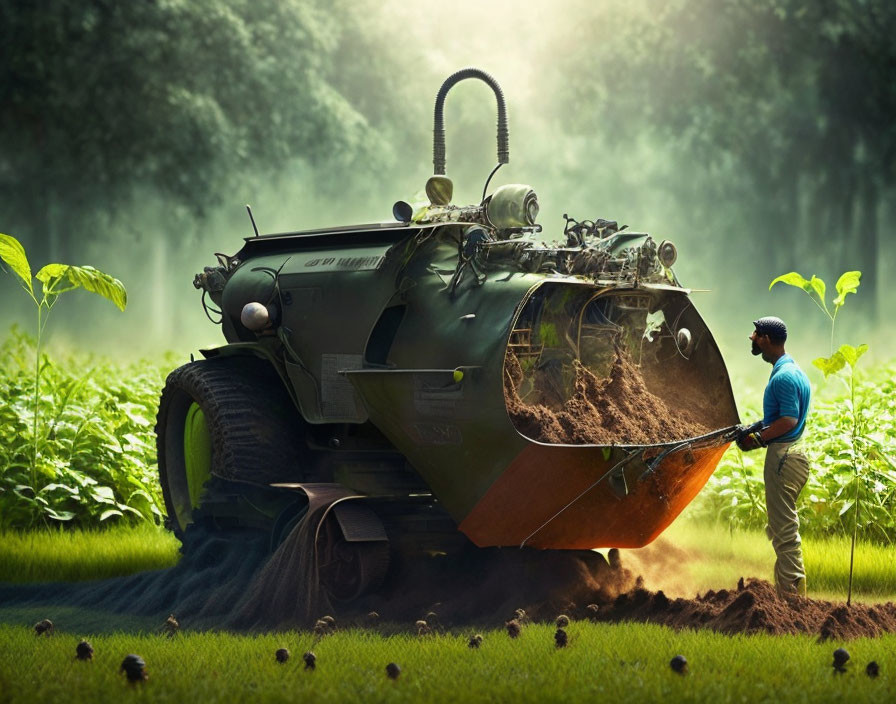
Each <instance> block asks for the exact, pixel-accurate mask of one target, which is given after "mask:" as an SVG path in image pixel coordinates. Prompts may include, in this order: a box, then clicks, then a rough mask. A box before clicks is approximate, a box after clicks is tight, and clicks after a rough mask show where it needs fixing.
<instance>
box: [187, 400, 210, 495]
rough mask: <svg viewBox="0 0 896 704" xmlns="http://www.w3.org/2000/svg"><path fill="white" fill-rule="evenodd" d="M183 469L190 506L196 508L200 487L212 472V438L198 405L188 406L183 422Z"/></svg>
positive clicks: (203, 414) (200, 491)
mask: <svg viewBox="0 0 896 704" xmlns="http://www.w3.org/2000/svg"><path fill="white" fill-rule="evenodd" d="M184 469H185V473H186V476H187V488H188V490H189V493H190V506H191V507H192V508H197V507H198V506H199V497H200V496H201V495H202V487H203V486H204V485H205V483H206V482H207V481H208V480H209V478H210V477H211V472H212V438H211V435H210V434H209V432H208V424H207V423H206V422H205V413H203V412H202V408H200V406H199V404H198V403H193V404H191V405H190V408H189V410H187V417H186V419H185V420H184Z"/></svg>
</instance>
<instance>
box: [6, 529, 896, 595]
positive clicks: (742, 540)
mask: <svg viewBox="0 0 896 704" xmlns="http://www.w3.org/2000/svg"><path fill="white" fill-rule="evenodd" d="M179 546H180V543H179V542H178V541H177V539H176V538H174V536H173V535H172V534H171V533H169V532H167V531H165V530H163V529H160V528H157V527H155V526H152V525H149V524H143V525H138V526H133V527H116V528H113V529H110V530H106V531H63V530H59V531H48V532H46V531H32V532H25V533H20V532H5V533H0V582H12V583H22V582H38V581H79V580H84V579H103V578H107V577H116V576H120V575H126V574H132V573H134V572H140V571H142V570H152V569H162V568H164V567H169V566H171V565H173V564H174V563H175V562H176V561H177V559H178V557H179V555H178V548H179ZM803 548H804V553H805V559H806V569H807V572H808V574H809V591H810V596H812V597H814V598H820V599H831V600H838V599H845V598H846V589H847V581H848V575H849V540H848V539H847V538H845V537H843V538H806V539H805V540H804V542H803ZM623 560H624V562H625V564H626V566H628V567H629V568H630V569H633V570H634V571H636V572H639V573H642V574H643V575H644V577H645V579H646V584H647V586H648V587H649V588H651V589H663V590H664V591H665V592H666V593H667V594H669V595H670V596H686V597H692V596H694V594H696V593H697V592H705V591H706V590H708V589H720V588H723V587H724V588H728V587H732V586H733V585H734V584H735V583H736V582H737V580H738V578H740V577H760V578H763V579H768V580H771V579H772V567H773V564H774V553H773V551H772V548H771V544H770V543H769V542H768V540H767V539H766V537H765V535H764V534H763V533H759V532H755V531H734V532H729V531H728V530H726V529H725V528H724V527H721V526H707V525H705V524H702V523H695V522H688V521H687V520H679V521H677V522H676V523H674V524H673V525H672V526H671V527H670V528H669V529H668V530H667V531H666V532H665V533H664V534H663V535H662V536H661V537H660V538H659V539H658V540H657V541H656V542H655V543H654V544H652V545H651V546H648V547H647V548H644V549H643V550H632V551H624V552H623ZM853 594H854V596H855V598H857V599H859V600H862V601H881V600H884V601H886V600H896V548H894V547H886V546H881V545H873V544H869V543H860V544H859V546H858V549H857V551H856V566H855V574H854V578H853Z"/></svg>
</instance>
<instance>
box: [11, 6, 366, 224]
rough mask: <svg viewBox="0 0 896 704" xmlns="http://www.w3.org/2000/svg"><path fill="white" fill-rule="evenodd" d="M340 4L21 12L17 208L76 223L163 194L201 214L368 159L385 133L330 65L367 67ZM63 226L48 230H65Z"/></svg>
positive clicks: (14, 138)
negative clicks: (236, 191)
mask: <svg viewBox="0 0 896 704" xmlns="http://www.w3.org/2000/svg"><path fill="white" fill-rule="evenodd" d="M329 10H330V5H329V3H323V2H318V1H317V0H253V1H252V2H244V1H242V0H235V1H227V2H222V1H221V0H191V1H190V2H185V1H184V0H173V1H171V2H136V3H131V2H126V3H112V4H109V3H106V2H102V1H100V0H85V1H84V2H80V3H78V4H77V5H76V6H73V5H72V4H71V3H69V2H67V1H65V0H51V1H49V2H45V3H41V5H40V6H37V5H34V6H32V5H29V4H27V3H17V4H13V5H8V6H7V7H6V8H5V9H3V10H2V11H0V18H2V21H0V44H2V45H3V47H4V55H5V56H6V57H8V59H7V60H5V61H3V62H2V63H0V85H3V86H4V88H5V92H4V100H5V104H6V106H7V109H6V110H3V111H2V113H0V155H2V157H0V162H2V166H3V168H2V169H0V191H2V192H4V194H8V195H9V200H8V205H9V206H10V207H16V208H19V209H22V210H23V211H24V212H25V213H26V217H28V218H29V219H30V221H31V222H34V221H35V220H38V221H39V217H40V216H39V215H38V213H47V218H48V219H49V220H51V221H52V217H51V212H53V213H56V214H57V216H59V217H62V218H64V220H63V222H64V221H66V219H67V216H68V215H70V214H74V213H78V212H81V211H84V210H86V209H89V208H90V207H91V206H93V205H94V204H95V203H97V202H101V203H102V208H103V210H108V209H109V208H110V206H111V207H114V206H115V205H117V204H120V203H123V202H127V201H128V199H130V198H131V197H132V196H133V195H134V192H135V189H136V188H139V187H144V188H146V187H149V188H151V189H153V190H155V191H157V192H158V193H161V194H163V195H164V196H165V197H166V198H167V199H169V201H170V202H172V203H175V204H178V205H180V206H181V207H184V208H187V209H189V210H190V211H192V212H194V213H199V214H201V213H202V212H203V210H204V209H205V208H207V207H208V205H209V204H210V203H211V202H213V201H214V200H215V199H217V198H219V197H220V196H221V195H223V194H224V193H225V192H226V189H227V188H228V187H232V186H233V185H235V182H237V181H238V180H239V179H240V178H242V177H243V176H244V175H245V174H246V173H247V172H252V173H255V174H258V173H267V174H272V173H280V172H281V170H282V169H283V168H284V167H285V165H286V164H288V163H289V162H305V163H316V164H330V163H332V162H340V161H341V162H347V163H356V161H361V159H362V157H365V156H369V155H370V154H371V153H372V152H373V151H375V150H372V149H371V148H370V145H372V144H374V145H375V144H376V139H375V137H376V135H375V134H372V133H371V132H370V131H369V130H368V126H367V124H366V122H365V119H364V117H363V116H362V115H361V114H359V113H358V111H357V110H356V109H355V108H354V106H353V105H352V103H351V102H350V101H349V100H348V99H347V98H346V97H345V96H344V95H342V94H341V93H339V92H338V91H337V90H336V89H335V88H334V83H333V81H332V80H331V78H330V77H329V76H328V72H329V70H330V69H329V63H330V62H331V61H333V60H337V59H340V60H341V56H340V55H341V54H342V53H346V54H349V55H351V57H352V58H353V60H352V61H351V63H352V64H354V65H361V64H366V63H367V61H366V60H365V61H360V62H359V61H357V60H356V59H357V56H358V54H357V53H355V52H354V47H350V48H349V51H346V52H343V51H342V47H340V45H339V43H338V42H337V38H338V37H339V30H340V26H339V22H338V20H337V19H336V18H335V17H334V16H333V15H331V14H330V11H329ZM353 11H354V9H353ZM346 14H348V12H346ZM361 21H362V20H361V18H360V17H359V19H358V22H359V23H360V22H361ZM35 47H38V48H39V49H35ZM48 57H49V58H48ZM346 62H348V59H346ZM29 212H30V213H31V214H30V215H28V213H29ZM50 224H51V223H43V226H42V227H40V226H36V227H35V229H36V230H38V231H42V232H45V233H46V234H47V235H49V229H50V227H49V225H50ZM58 234H59V236H60V239H61V238H62V237H61V236H62V233H58Z"/></svg>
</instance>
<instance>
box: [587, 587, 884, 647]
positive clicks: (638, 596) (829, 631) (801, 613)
mask: <svg viewBox="0 0 896 704" xmlns="http://www.w3.org/2000/svg"><path fill="white" fill-rule="evenodd" d="M598 620H601V621H611V622H619V621H639V622H645V623H646V622H650V623H660V624H663V625H666V626H672V627H674V628H710V629H712V630H714V631H719V632H721V633H728V634H734V633H770V634H773V635H782V634H799V633H803V634H809V635H814V636H817V637H818V639H819V640H848V639H850V638H860V637H863V636H867V637H875V636H879V635H881V634H882V633H893V632H896V604H894V603H892V602H888V603H886V604H873V605H869V604H853V605H852V606H850V607H847V606H846V605H845V604H842V603H834V602H829V601H816V600H814V599H807V598H803V597H787V598H782V597H780V596H778V593H777V591H776V590H775V587H774V586H772V585H771V584H769V583H768V582H766V581H764V580H759V579H749V580H746V581H744V579H743V578H741V579H740V581H739V582H738V583H737V588H736V589H732V590H727V589H721V590H719V591H712V590H711V591H708V592H706V593H705V594H703V595H700V596H697V597H696V598H695V599H669V598H668V597H667V596H666V595H665V594H663V592H661V591H659V592H651V591H648V590H646V589H643V588H639V587H636V588H635V589H632V590H630V591H628V592H625V593H623V594H620V595H618V596H617V597H616V598H615V599H614V600H613V601H612V602H610V603H608V604H605V605H603V606H601V608H600V610H599V611H598Z"/></svg>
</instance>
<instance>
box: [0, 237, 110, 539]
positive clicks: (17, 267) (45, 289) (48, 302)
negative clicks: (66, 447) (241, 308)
mask: <svg viewBox="0 0 896 704" xmlns="http://www.w3.org/2000/svg"><path fill="white" fill-rule="evenodd" d="M0 260H2V261H3V262H5V263H6V264H8V265H9V267H10V268H11V269H12V270H13V272H14V273H15V274H17V275H18V277H19V278H20V279H21V280H22V284H23V287H24V288H25V292H26V293H27V294H28V296H29V297H30V298H31V300H32V302H33V303H34V305H35V307H36V308H37V319H36V323H37V324H36V326H35V335H36V339H37V341H36V343H35V345H34V373H33V376H32V379H31V382H32V388H33V399H32V403H31V462H30V465H29V475H30V482H29V484H28V486H30V487H31V489H32V493H34V488H35V487H36V486H37V475H38V451H39V440H38V438H39V437H40V435H41V434H42V431H43V426H42V424H41V399H40V391H41V386H40V382H41V375H42V374H43V373H44V366H45V365H42V364H41V336H42V335H43V332H44V328H45V327H46V325H47V321H48V320H49V317H50V312H51V311H52V310H53V306H54V305H56V302H57V301H58V300H59V296H60V295H61V294H63V293H65V292H66V291H73V290H74V289H76V288H83V289H84V290H86V291H91V292H93V293H96V294H98V295H100V296H102V297H103V298H105V299H107V300H109V301H112V303H114V304H115V305H116V306H118V308H119V310H122V311H123V310H124V309H125V307H126V306H127V304H128V297H127V292H126V291H125V288H124V285H123V284H122V283H121V281H119V280H118V279H114V278H112V277H111V276H109V275H108V274H105V273H103V272H102V271H98V270H97V269H94V268H93V267H92V266H71V265H69V264H47V265H46V266H45V267H43V268H42V269H41V270H40V271H38V272H37V274H36V276H35V278H36V279H37V280H38V281H39V282H40V283H41V293H42V295H41V299H40V300H38V299H37V296H35V295H34V286H33V285H32V283H31V265H30V264H29V263H28V257H27V256H26V255H25V248H24V247H22V245H21V243H20V242H19V241H18V240H17V239H16V238H15V237H12V236H10V235H4V234H0ZM66 281H67V282H68V283H67V285H66ZM51 410H52V409H51ZM16 491H18V489H16ZM106 498H107V499H109V498H110V497H106ZM32 500H33V501H37V502H41V501H43V497H40V496H37V495H36V494H35V495H34V496H33V497H32ZM47 505H48V504H47ZM109 510H110V511H114V510H116V509H109ZM47 513H48V515H49V516H50V518H53V519H54V520H57V521H67V520H71V519H72V518H73V517H74V515H73V514H71V513H70V512H68V511H64V512H62V513H58V512H53V511H48V512H47ZM110 515H112V514H110ZM0 525H2V524H0Z"/></svg>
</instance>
